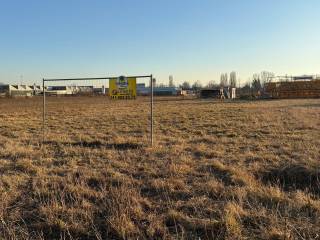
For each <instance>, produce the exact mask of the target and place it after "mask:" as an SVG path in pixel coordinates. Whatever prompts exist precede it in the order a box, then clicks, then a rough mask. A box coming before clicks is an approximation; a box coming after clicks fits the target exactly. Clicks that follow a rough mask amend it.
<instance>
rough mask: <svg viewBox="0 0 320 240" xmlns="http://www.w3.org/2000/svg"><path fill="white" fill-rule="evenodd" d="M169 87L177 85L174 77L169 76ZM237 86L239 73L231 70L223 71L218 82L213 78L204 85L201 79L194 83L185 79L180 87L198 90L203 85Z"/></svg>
mask: <svg viewBox="0 0 320 240" xmlns="http://www.w3.org/2000/svg"><path fill="white" fill-rule="evenodd" d="M158 86H159V87H165V85H164V84H159V85H158ZM168 86H169V87H175V86H176V85H175V84H174V82H173V77H172V76H170V77H169V84H168ZM228 86H230V87H236V86H237V74H236V72H231V73H230V75H228V73H223V74H221V76H220V83H216V82H215V81H213V80H211V81H209V82H208V83H207V84H206V85H202V84H201V82H200V81H199V80H197V81H195V82H194V83H190V82H188V81H184V82H183V83H182V84H180V85H179V86H178V87H180V88H182V89H184V90H190V89H192V90H198V89H201V88H203V87H205V88H216V87H228Z"/></svg>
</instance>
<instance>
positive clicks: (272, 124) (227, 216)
mask: <svg viewBox="0 0 320 240" xmlns="http://www.w3.org/2000/svg"><path fill="white" fill-rule="evenodd" d="M41 104H42V102H41V98H33V99H0V115H1V117H0V150H1V151H0V239H2V238H3V239H320V166H319V160H320V147H319V146H320V100H319V99H314V100H281V101H257V102H234V103H228V102H224V103H220V102H212V101H211V102H210V101H201V100H184V101H182V100H178V99H170V100H165V99H158V100H157V101H156V103H155V134H156V137H155V147H154V148H153V149H151V148H150V147H149V146H148V134H149V129H148V111H149V103H148V102H147V99H140V100H136V101H110V100H107V99H106V98H103V97H82V98H76V97H69V98H49V99H48V122H47V133H46V135H47V136H46V141H45V142H44V143H43V144H42V134H41V124H42V115H41V109H42V105H41Z"/></svg>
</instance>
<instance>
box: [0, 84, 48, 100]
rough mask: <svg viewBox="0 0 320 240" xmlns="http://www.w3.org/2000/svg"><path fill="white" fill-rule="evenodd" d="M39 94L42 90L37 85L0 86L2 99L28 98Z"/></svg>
mask: <svg viewBox="0 0 320 240" xmlns="http://www.w3.org/2000/svg"><path fill="white" fill-rule="evenodd" d="M41 92H42V88H41V87H40V86H37V85H32V86H28V85H11V84H4V85H0V96H3V97H9V96H10V97H30V96H33V95H37V94H40V93H41Z"/></svg>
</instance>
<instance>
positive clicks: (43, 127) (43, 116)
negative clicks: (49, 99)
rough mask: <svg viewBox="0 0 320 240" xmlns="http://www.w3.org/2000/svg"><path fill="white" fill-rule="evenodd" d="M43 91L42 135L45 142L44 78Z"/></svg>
mask: <svg viewBox="0 0 320 240" xmlns="http://www.w3.org/2000/svg"><path fill="white" fill-rule="evenodd" d="M42 93H43V106H42V137H43V142H44V141H45V131H46V128H45V127H46V123H45V122H46V91H45V86H44V79H42Z"/></svg>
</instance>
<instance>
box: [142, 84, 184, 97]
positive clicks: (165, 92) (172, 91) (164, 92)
mask: <svg viewBox="0 0 320 240" xmlns="http://www.w3.org/2000/svg"><path fill="white" fill-rule="evenodd" d="M179 92H180V91H179V88H176V87H154V88H153V95H155V96H177V95H179ZM137 94H138V95H140V96H146V95H149V94H150V87H146V85H145V84H144V83H138V84H137Z"/></svg>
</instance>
